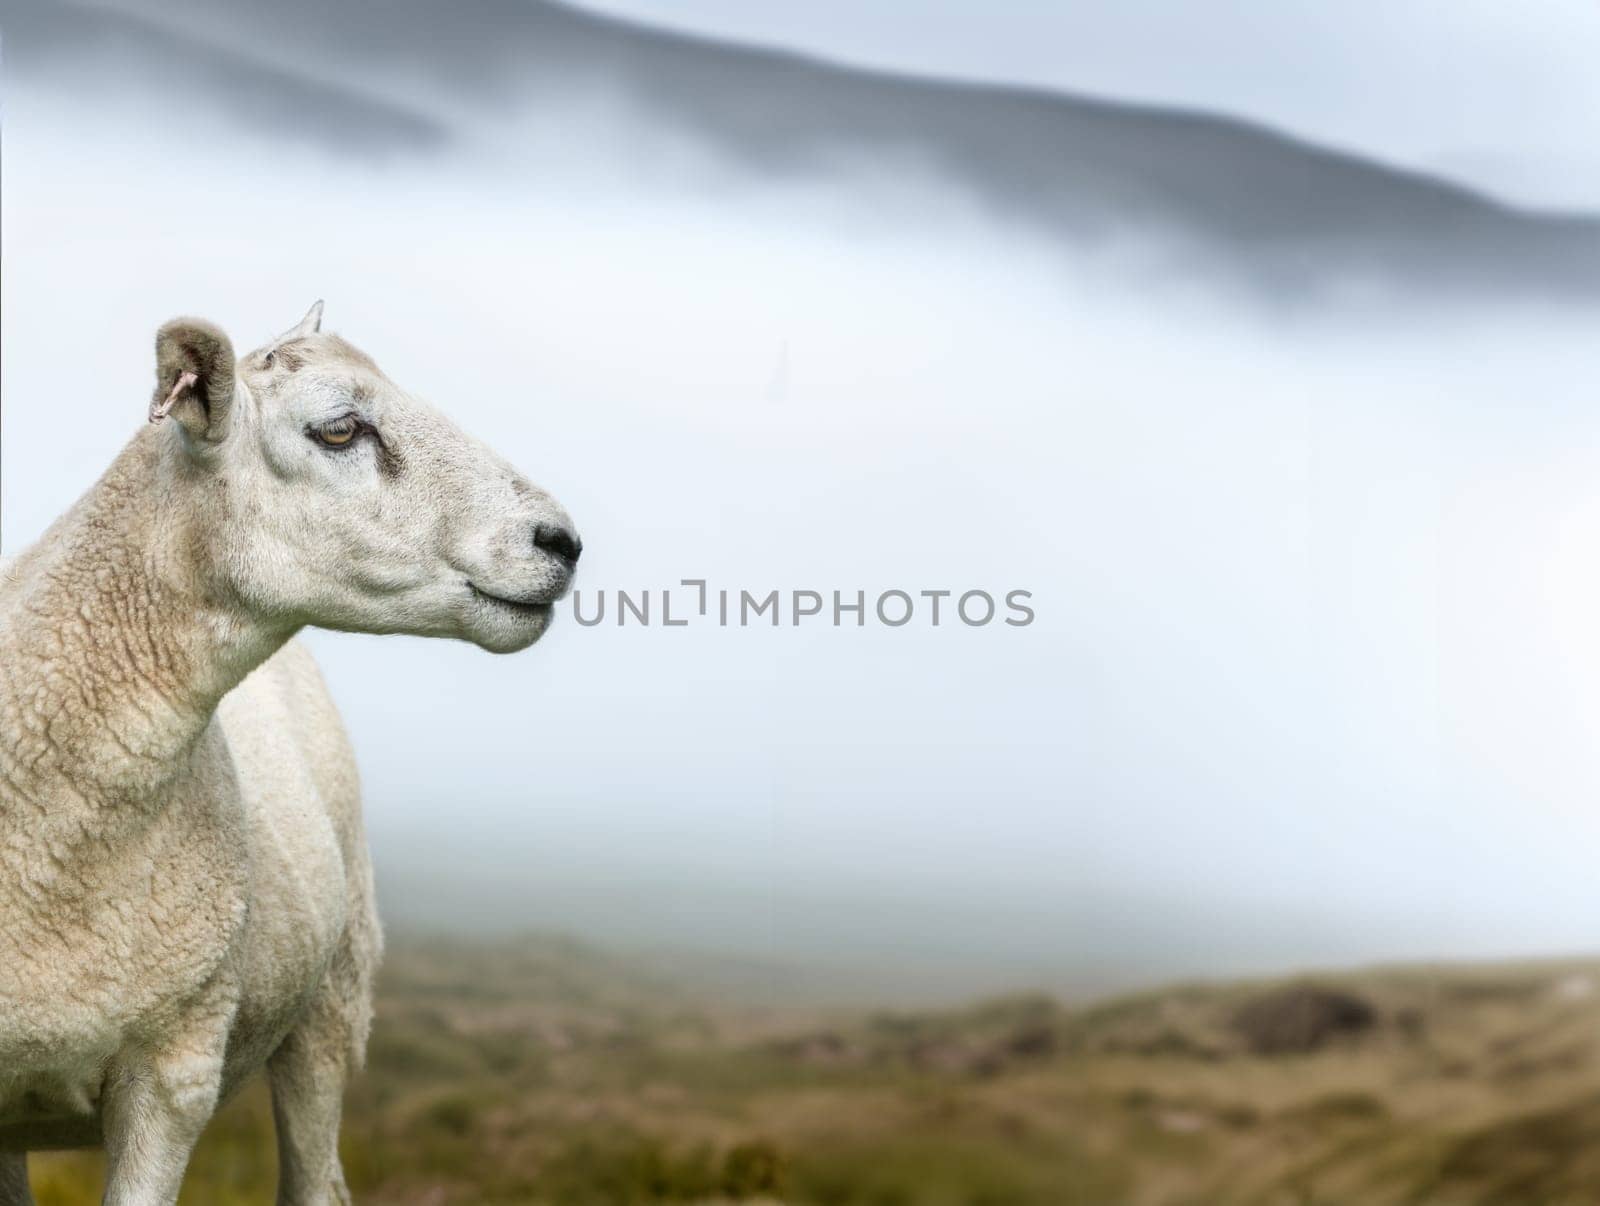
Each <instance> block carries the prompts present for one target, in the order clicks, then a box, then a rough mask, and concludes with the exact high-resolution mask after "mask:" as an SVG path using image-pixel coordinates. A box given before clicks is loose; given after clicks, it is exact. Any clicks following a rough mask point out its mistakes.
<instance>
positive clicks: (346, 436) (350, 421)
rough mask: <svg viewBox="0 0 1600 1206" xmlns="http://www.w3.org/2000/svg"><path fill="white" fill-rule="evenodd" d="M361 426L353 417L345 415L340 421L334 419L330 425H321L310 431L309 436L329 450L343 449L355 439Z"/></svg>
mask: <svg viewBox="0 0 1600 1206" xmlns="http://www.w3.org/2000/svg"><path fill="white" fill-rule="evenodd" d="M360 428H361V425H360V424H359V423H357V422H356V419H355V416H354V415H346V416H345V417H344V418H342V419H334V420H333V421H332V422H331V423H323V424H322V425H321V426H319V427H314V428H312V429H311V434H312V437H313V438H314V439H316V440H317V441H318V442H319V443H322V444H326V445H327V446H328V447H329V448H343V447H344V446H345V445H346V444H348V443H349V442H350V441H351V440H353V439H355V438H356V432H357V431H359V430H360Z"/></svg>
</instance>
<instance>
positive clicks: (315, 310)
mask: <svg viewBox="0 0 1600 1206" xmlns="http://www.w3.org/2000/svg"><path fill="white" fill-rule="evenodd" d="M320 330H322V299H321V298H318V299H317V300H316V301H314V302H312V303H311V309H309V310H307V311H306V316H305V317H304V318H302V319H301V320H300V321H299V322H298V323H296V324H295V325H294V326H293V327H291V328H290V329H289V330H287V331H285V332H284V333H283V334H282V335H279V336H278V338H277V339H276V340H274V341H273V342H275V343H288V342H289V341H290V340H291V339H304V338H305V337H306V336H307V335H315V334H316V333H317V332H318V331H320Z"/></svg>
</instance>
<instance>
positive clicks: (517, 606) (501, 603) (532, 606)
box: [467, 582, 550, 616]
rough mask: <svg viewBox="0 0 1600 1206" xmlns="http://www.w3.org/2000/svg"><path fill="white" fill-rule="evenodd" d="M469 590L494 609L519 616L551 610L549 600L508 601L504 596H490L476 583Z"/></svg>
mask: <svg viewBox="0 0 1600 1206" xmlns="http://www.w3.org/2000/svg"><path fill="white" fill-rule="evenodd" d="M467 589H468V590H470V591H471V592H472V593H473V596H474V597H476V598H478V599H481V600H483V602H485V603H488V604H490V605H491V606H493V607H501V608H505V609H506V610H508V611H514V612H516V613H517V614H519V615H525V616H538V615H543V614H544V613H546V612H548V611H549V610H550V602H549V600H548V599H537V598H535V599H507V598H506V597H505V596H503V595H495V594H490V593H489V592H488V591H486V590H484V589H483V587H481V586H479V585H478V584H477V583H475V582H468V583H467Z"/></svg>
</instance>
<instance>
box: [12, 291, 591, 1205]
mask: <svg viewBox="0 0 1600 1206" xmlns="http://www.w3.org/2000/svg"><path fill="white" fill-rule="evenodd" d="M321 314H322V304H321V303H320V302H318V303H317V305H315V306H313V307H312V309H311V312H310V313H309V314H308V315H306V317H305V319H304V320H302V321H301V323H300V324H299V325H298V326H296V327H295V328H294V329H293V330H290V331H288V332H287V333H285V334H284V335H283V336H282V337H280V338H279V339H277V340H275V341H274V342H273V343H271V344H269V345H267V346H266V347H263V348H261V349H260V350H259V351H256V352H253V353H251V354H250V355H248V356H246V357H244V358H243V359H241V360H239V361H238V362H237V363H236V362H235V360H234V355H233V349H232V346H231V344H230V343H229V341H228V338H227V336H226V335H224V334H223V333H222V332H221V331H220V330H218V329H217V328H216V327H214V326H212V325H211V324H209V323H206V322H202V321H199V320H194V319H178V320H175V321H173V322H170V323H168V324H167V325H166V326H164V327H162V328H161V330H160V332H159V333H158V334H157V337H156V374H157V385H156V390H155V394H154V397H153V398H152V401H151V406H150V417H151V419H152V421H153V422H154V426H150V427H147V428H145V429H144V430H143V431H142V432H141V433H140V434H139V435H138V436H136V437H135V438H134V439H133V440H132V441H131V442H130V443H129V444H128V446H127V448H126V449H125V450H124V451H123V452H122V454H121V455H120V456H119V457H118V458H117V459H116V461H115V462H113V464H112V465H111V468H110V469H108V470H107V471H106V474H105V476H104V477H102V478H101V479H100V481H99V482H98V483H97V484H96V485H95V486H94V487H93V489H91V490H90V491H89V492H88V494H86V495H85V496H84V497H83V498H82V499H81V500H80V501H79V502H78V503H77V504H76V505H75V506H74V507H73V508H72V509H71V510H70V511H68V512H67V514H66V515H64V516H62V518H60V519H59V520H57V521H56V522H55V524H54V525H52V526H51V528H50V529H49V531H48V532H46V533H45V535H44V537H43V539H41V540H40V541H39V543H38V544H37V545H35V546H33V547H32V548H30V549H28V550H26V551H25V552H23V553H22V554H21V555H20V556H19V557H17V558H16V559H15V560H14V561H13V562H11V563H9V564H5V565H0V1202H4V1203H8V1204H10V1203H27V1202H29V1201H30V1197H29V1192H28V1184H27V1168H26V1159H27V1157H26V1152H28V1151H29V1150H33V1149H39V1148H54V1147H72V1146H95V1145H100V1144H103V1145H104V1146H105V1149H106V1152H107V1158H108V1172H107V1187H106V1194H105V1201H106V1202H107V1203H114V1204H116V1206H151V1204H155V1203H172V1202H173V1201H175V1200H176V1198H177V1194H178V1187H179V1184H180V1182H181V1181H182V1178H183V1172H184V1168H185V1166H186V1164H187V1162H188V1159H189V1154H190V1151H191V1149H192V1148H193V1145H194V1142H195V1140H196V1138H197V1137H198V1135H199V1134H200V1131H201V1129H202V1127H204V1125H205V1123H206V1121H207V1120H208V1119H209V1118H210V1117H211V1115H212V1113H213V1112H214V1111H215V1110H216V1108H217V1106H218V1104H219V1103H220V1102H221V1101H223V1100H224V1099H226V1098H227V1096H228V1095H229V1094H230V1093H232V1092H233V1091H234V1090H235V1089H237V1088H238V1086H239V1085H240V1083H241V1082H242V1081H244V1080H245V1079H246V1078H247V1077H248V1076H249V1075H250V1074H251V1073H252V1072H254V1071H255V1070H256V1069H257V1068H259V1067H261V1066H262V1065H265V1066H266V1068H267V1070H268V1073H269V1075H270V1079H271V1086H272V1097H273V1111H274V1116H275V1119H276V1123H277V1131H278V1149H279V1163H280V1172H279V1178H280V1181H279V1192H278V1200H279V1202H280V1203H296V1204H302V1203H303V1204H320V1203H328V1202H347V1201H348V1200H349V1194H348V1191H347V1190H346V1188H345V1183H344V1176H343V1173H342V1171H341V1170H340V1167H339V1158H338V1152H337V1139H338V1129H339V1112H340V1099H341V1095H342V1093H343V1089H344V1084H345V1080H346V1077H347V1076H348V1075H349V1073H350V1072H351V1071H352V1070H353V1069H354V1068H355V1067H357V1066H358V1065H359V1064H360V1062H361V1059H362V1054H363V1050H364V1047H365V1043H366V1038H367V1029H368V1023H369V1019H370V1017H371V988H372V976H373V972H374V968H375V966H376V964H377V961H378V956H379V949H380V944H381V943H380V935H379V929H378V919H377V915H376V912H375V911H374V906H373V894H372V874H371V869H370V866H369V862H368V856H367V849H366V841H365V837H364V835H363V832H362V822H361V806H360V792H359V787H358V784H357V778H356V766H355V758H354V755H353V754H352V752H351V749H350V745H349V742H348V740H347V739H346V737H345V734H344V730H343V728H342V726H341V725H340V722H339V716H338V713H337V712H336V711H335V709H334V706H333V703H332V701H331V700H330V699H329V698H328V695H327V692H326V690H325V688H324V687H323V684H322V681H321V678H320V677H319V675H318V673H317V668H316V665H315V664H314V663H313V661H312V659H311V656H310V655H309V654H308V653H307V652H306V651H305V649H304V648H302V647H301V646H300V645H299V644H297V643H295V642H294V641H293V637H294V635H295V633H296V632H297V631H298V630H299V629H300V628H302V627H304V626H305V625H308V624H310V625H319V626H321V627H325V628H337V629H344V630H348V631H359V632H385V633H386V632H406V633H417V634H421V635H426V636H448V637H459V638H464V639H466V640H470V641H473V642H475V643H476V644H478V645H480V646H482V647H484V648H486V649H490V650H494V651H497V652H509V651H512V650H517V649H522V648H525V647H527V646H528V645H530V644H532V643H533V642H534V641H535V640H537V639H538V638H539V636H540V635H541V634H542V633H543V632H544V630H545V628H546V627H547V626H548V624H549V622H550V617H551V609H552V606H553V604H554V603H555V601H556V600H557V599H558V598H560V597H561V595H562V594H563V593H564V592H565V591H566V590H567V588H568V586H569V584H570V582H571V580H572V575H573V571H574V568H575V564H576V561H577V558H578V554H579V551H580V545H579V543H578V539H577V536H576V535H575V534H574V532H573V530H572V525H571V522H570V521H569V520H568V518H567V516H566V514H565V512H563V511H562V509H561V508H560V506H558V505H557V504H556V503H555V502H554V501H553V500H552V499H551V498H550V497H549V496H548V495H547V494H545V493H544V492H543V491H541V490H539V489H538V488H537V487H535V486H533V485H531V484H530V483H529V482H528V481H527V480H526V479H525V478H523V477H522V476H521V475H520V474H518V473H517V472H516V471H515V470H514V469H512V468H511V467H510V466H509V465H507V464H506V463H505V462H504V461H502V460H500V459H499V458H498V457H497V456H495V454H494V453H492V452H491V451H490V450H489V449H488V448H486V447H484V446H483V445H482V444H479V443H477V442H476V441H474V440H472V439H470V438H468V437H467V436H466V435H464V434H462V432H461V431H459V430H458V429H457V428H456V427H454V426H453V425H452V424H451V423H450V422H448V421H447V420H446V419H444V418H443V417H442V416H441V415H439V414H438V413H437V412H436V411H434V410H433V409H432V408H430V407H428V406H427V405H425V404H424V403H422V402H420V401H418V400H417V399H415V398H413V397H411V396H410V395H409V394H407V393H405V392H404V391H403V390H401V389H399V388H398V387H397V386H396V385H394V383H393V382H391V381H390V380H389V379H388V378H387V377H385V376H384V375H383V374H382V373H381V372H380V371H379V370H378V368H377V366H376V365H375V364H374V363H373V362H372V361H371V360H370V359H369V358H368V357H367V356H366V355H364V354H363V353H361V352H360V351H358V350H356V349H355V348H354V347H352V346H351V345H350V344H348V343H346V342H345V341H344V340H342V339H340V338H339V337H337V336H335V335H331V334H326V333H323V332H322V331H321Z"/></svg>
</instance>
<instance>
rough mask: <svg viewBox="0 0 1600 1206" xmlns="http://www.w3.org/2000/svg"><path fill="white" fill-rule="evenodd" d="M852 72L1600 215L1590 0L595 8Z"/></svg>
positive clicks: (1596, 40) (726, 0)
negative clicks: (1019, 96)
mask: <svg viewBox="0 0 1600 1206" xmlns="http://www.w3.org/2000/svg"><path fill="white" fill-rule="evenodd" d="M584 3H585V4H586V6H587V7H590V8H594V9H599V10H604V11H608V12H613V13H618V14H624V15H627V16H632V17H636V18H639V19H641V20H647V21H649V22H651V23H653V24H658V25H675V26H678V27H680V28H683V29H688V30H695V31H700V32H706V33H715V34H720V35H724V36H727V37H732V38H737V39H741V40H747V41H754V42H763V43H767V44H771V45H776V46H784V47H790V48H794V49H797V50H804V51H807V52H811V53H814V54H818V55H823V56H826V57H828V58H833V59H840V60H845V61H849V62H854V63H862V64H869V65H875V66H883V67H893V68H898V69H902V70H906V71H914V72H923V73H931V74H938V75H945V76H957V77H966V78H970V79H979V80H999V81H1014V82H1024V83H1030V84H1036V85H1039V86H1042V87H1047V88H1053V89H1062V90H1070V91H1080V92H1087V93H1095V94H1099V95H1104V96H1112V97H1119V98H1125V99H1134V100H1146V101H1156V102H1163V103H1179V104H1185V105H1193V106H1199V107H1204V108H1209V109H1215V110H1220V111H1222V112H1226V113H1232V114H1237V115H1240V116H1244V117H1250V118H1254V119H1256V120H1259V121H1262V122H1267V123H1270V124H1272V125H1275V126H1278V127H1280V128H1283V129H1287V130H1290V131H1292V132H1295V133H1298V134H1301V135H1304V136H1306V137H1308V138H1312V139H1316V140H1318V141H1323V142H1327V143H1331V144H1333V145H1336V146H1339V147H1343V148H1347V149H1352V150H1359V151H1363V152H1365V153H1367V154H1370V155H1375V156H1379V157H1382V158H1384V159H1387V160H1389V161H1391V162H1395V163H1400V164H1405V165H1409V166H1413V167H1420V168H1427V169H1430V170H1435V171H1439V172H1444V173H1448V174H1449V175H1451V176H1454V177H1455V178H1457V179H1460V180H1463V181H1467V182H1469V183H1472V184H1475V185H1477V186H1479V187H1482V188H1485V189H1488V190H1492V191H1493V192H1495V193H1496V194H1498V195H1500V196H1502V197H1506V198H1510V199H1513V200H1517V201H1521V202H1524V203H1527V204H1532V205H1541V206H1563V207H1566V206H1581V207H1587V208H1600V139H1597V138H1596V130H1597V129H1600V71H1597V70H1596V64H1597V63H1600V4H1596V3H1594V2H1593V0H1541V2H1540V3H1538V4H1536V5H1527V4H1508V3H1504V2H1503V0H1339V2H1338V3H1333V2H1330V0H1316V2H1307V0H1210V2H1208V3H1204V4H1197V3H1195V2H1194V0H1116V2H1115V3H1111V2H1104V3H1082V2H1072V0H1067V2H1063V3H1048V2H1042V0H989V2H987V3H976V2H975V0H808V2H807V3H804V4H752V3H749V2H748V0H584Z"/></svg>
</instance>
